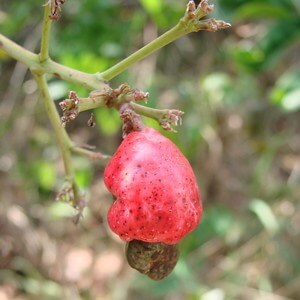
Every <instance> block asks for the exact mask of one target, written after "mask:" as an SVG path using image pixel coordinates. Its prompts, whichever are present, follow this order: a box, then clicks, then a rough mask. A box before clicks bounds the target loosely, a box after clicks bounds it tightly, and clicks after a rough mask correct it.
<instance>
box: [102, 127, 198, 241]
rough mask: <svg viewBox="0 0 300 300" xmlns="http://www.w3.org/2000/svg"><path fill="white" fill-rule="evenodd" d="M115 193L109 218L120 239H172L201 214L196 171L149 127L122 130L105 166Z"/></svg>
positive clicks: (188, 228) (186, 230)
mask: <svg viewBox="0 0 300 300" xmlns="http://www.w3.org/2000/svg"><path fill="white" fill-rule="evenodd" d="M104 183H105V185H106V186H107V188H108V189H109V191H110V192H111V193H112V194H113V195H114V196H115V197H116V200H115V202H114V203H113V204H112V206H111V207H110V209H109V212H108V224H109V226H110V228H111V230H112V231H114V232H115V233H116V234H118V235H119V237H120V238H121V239H122V240H124V241H127V242H128V241H131V240H140V241H144V242H152V243H154V242H163V243H166V244H176V243H177V242H178V241H180V240H181V239H182V238H183V237H184V236H185V235H186V234H187V233H189V232H191V231H192V230H193V229H194V228H195V227H196V226H197V225H198V224H199V221H200V219H201V216H202V204H201V199H200V194H199V188H198V185H197V181H196V178H195V175H194V172H193V170H192V168H191V166H190V164H189V162H188V160H187V159H186V158H185V157H184V156H183V154H182V153H181V152H180V150H179V149H178V148H177V147H176V145H175V144H173V143H172V142H171V141H170V140H169V139H167V138H166V137H164V136H163V135H161V134H160V133H159V132H158V131H156V130H154V129H152V128H145V129H143V130H141V131H133V132H131V133H130V134H128V135H127V136H126V138H125V139H124V140H123V142H122V143H121V145H120V146H119V148H118V149H117V151H116V153H115V154H114V155H113V157H112V159H111V160H110V162H109V163H108V165H107V166H106V168H105V170H104Z"/></svg>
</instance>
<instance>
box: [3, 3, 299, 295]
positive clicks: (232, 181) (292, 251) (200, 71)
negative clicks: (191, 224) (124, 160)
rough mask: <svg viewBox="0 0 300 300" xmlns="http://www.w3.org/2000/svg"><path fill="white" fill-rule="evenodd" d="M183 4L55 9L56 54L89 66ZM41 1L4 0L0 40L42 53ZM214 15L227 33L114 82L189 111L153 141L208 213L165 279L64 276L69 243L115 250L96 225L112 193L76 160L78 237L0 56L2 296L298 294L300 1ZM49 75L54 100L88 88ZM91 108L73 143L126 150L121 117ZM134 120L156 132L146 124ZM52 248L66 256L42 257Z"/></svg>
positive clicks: (114, 56) (221, 9)
mask: <svg viewBox="0 0 300 300" xmlns="http://www.w3.org/2000/svg"><path fill="white" fill-rule="evenodd" d="M185 3H186V2H185V1H183V0H180V1H175V2H174V1H171V0H168V1H159V0H155V1H149V0H140V1H134V0H127V1H126V0H123V1H122V0H114V1H103V0H86V1H80V0H72V1H71V0H69V1H66V3H65V4H64V5H63V11H62V18H61V19H60V20H59V21H58V22H56V23H55V24H53V34H52V40H51V55H52V57H53V59H55V60H57V61H59V62H60V63H63V64H66V65H68V66H70V67H73V68H77V69H79V70H83V71H86V72H97V71H101V70H105V69H106V68H108V67H109V66H111V65H113V64H114V63H116V62H117V61H119V60H120V59H122V58H124V57H125V56H127V55H129V54H130V53H132V52H133V51H135V50H137V49H139V48H140V47H142V46H143V44H144V43H145V41H148V42H149V41H150V40H151V39H153V38H154V37H155V36H157V35H158V34H161V33H163V32H164V31H166V30H167V29H168V28H170V27H171V26H173V25H175V24H176V22H177V21H178V20H179V18H180V17H181V15H182V13H183V12H184V9H185ZM42 4H43V3H41V2H40V1H36V0H27V1H20V0H16V1H8V0H3V1H1V4H0V28H1V33H4V34H6V35H7V36H9V37H10V38H12V39H13V40H15V41H16V42H18V43H20V44H22V45H27V46H29V47H31V48H33V49H35V51H36V52H37V51H38V43H39V37H40V24H41V20H42ZM213 15H214V17H216V18H218V19H224V20H225V21H228V22H231V23H232V25H233V26H232V28H231V29H229V30H226V31H221V32H217V33H210V32H199V33H195V34H191V35H189V36H187V37H184V38H182V39H180V40H178V41H176V42H175V43H173V44H172V45H169V46H167V47H165V48H164V49H162V50H161V51H160V52H159V53H158V54H156V55H153V56H151V57H149V58H147V59H146V60H145V61H143V62H140V63H138V64H137V65H136V66H135V67H133V68H131V69H130V70H129V71H127V72H125V73H124V74H122V75H120V76H119V77H117V78H116V79H114V80H113V81H112V82H111V85H112V86H113V87H115V86H117V85H118V84H120V83H122V82H128V83H129V84H130V85H131V86H133V87H136V88H140V89H143V90H145V91H149V92H150V100H149V102H148V104H147V105H149V106H151V107H162V108H177V109H180V110H183V111H184V112H185V114H184V118H183V125H182V126H180V127H178V128H177V131H178V133H177V134H174V133H169V132H168V133H164V134H165V135H167V136H168V137H169V138H171V139H172V140H173V141H174V142H175V143H176V144H177V145H178V147H179V148H180V149H181V150H182V151H183V152H184V153H185V155H186V156H187V157H188V159H189V160H190V162H191V164H192V166H193V168H194V170H195V173H196V174H197V177H198V179H199V183H200V186H201V188H202V197H203V202H204V209H205V213H204V217H203V220H202V223H201V225H200V226H199V227H198V228H197V229H196V230H195V231H194V232H193V233H192V234H191V235H190V236H188V237H187V238H185V239H184V240H183V242H182V243H181V253H182V256H181V260H180V262H179V264H178V266H177V267H176V269H175V271H174V272H173V274H172V275H171V276H170V277H169V278H167V279H166V280H164V281H162V282H158V283H157V282H150V281H149V280H148V279H147V278H144V277H142V276H141V275H139V274H137V273H135V272H134V271H133V272H132V273H130V271H129V270H128V267H127V266H126V265H123V266H122V269H121V270H119V271H118V272H117V273H114V274H113V275H107V274H110V273H109V270H110V267H112V265H113V264H111V265H110V266H103V269H105V268H107V273H105V274H106V275H105V276H106V277H105V276H104V275H101V276H103V277H100V279H99V278H97V277H96V275H95V274H96V271H97V269H93V270H94V271H91V270H92V267H90V269H89V271H87V270H85V271H86V273H84V274H85V275H86V276H79V275H78V277H76V278H75V277H74V278H75V279H73V277H72V276H71V275H70V274H69V273H66V272H67V271H65V270H64V269H63V266H67V265H68V264H67V262H66V260H67V254H68V253H69V252H68V251H70V252H71V250H72V249H73V248H75V249H76V247H81V248H85V249H86V248H87V249H89V250H90V251H92V253H93V259H96V258H97V257H98V256H97V255H99V256H101V255H102V254H103V253H105V250H107V249H108V250H109V251H110V252H113V251H114V250H115V249H116V248H117V249H118V251H119V253H122V251H123V244H121V243H117V242H114V240H113V239H112V237H111V233H110V232H109V230H108V229H107V226H106V222H105V212H106V211H107V209H108V206H109V204H110V203H111V200H112V199H111V198H110V197H109V196H108V194H107V192H106V191H105V189H104V188H103V186H102V185H101V177H102V170H103V166H104V163H99V162H97V163H92V162H91V161H87V160H86V159H84V158H82V157H75V158H74V159H75V164H76V178H77V180H78V182H79V183H80V186H81V187H83V188H84V189H85V190H86V192H87V193H89V194H90V195H91V196H90V199H91V200H90V203H89V205H88V207H87V208H86V212H87V213H86V216H85V218H84V219H83V220H82V221H81V222H82V225H81V226H79V227H75V228H74V226H73V224H72V222H71V221H70V217H71V216H73V215H74V211H73V209H72V208H70V207H69V206H68V205H67V204H65V203H57V202H53V199H54V197H55V194H54V191H55V190H57V189H58V188H59V186H61V185H62V184H63V182H64V173H63V169H62V165H61V163H60V161H59V152H58V150H57V149H56V147H55V141H54V139H53V135H52V132H51V128H50V126H49V124H48V120H47V119H46V118H45V113H44V109H43V107H42V105H41V103H40V102H37V101H36V99H37V92H36V86H35V84H34V82H32V81H31V76H30V75H29V74H28V73H26V72H25V73H24V75H23V76H21V75H20V74H23V73H21V72H20V71H19V69H18V68H17V67H15V64H14V62H13V61H12V60H10V59H9V58H8V57H7V56H6V55H5V54H4V53H3V52H0V62H1V65H0V74H1V81H0V90H1V94H2V95H3V97H2V99H3V100H2V101H0V116H1V123H0V137H1V141H2V142H1V143H2V145H1V151H0V155H1V157H0V179H1V181H0V182H1V184H0V188H1V191H2V193H1V194H2V195H1V205H0V212H1V214H0V224H2V221H3V220H8V221H7V222H6V223H4V222H3V224H7V225H6V226H4V227H3V228H4V229H3V234H0V246H1V245H2V246H1V248H0V268H1V269H0V293H2V292H3V293H4V292H5V293H7V295H11V296H8V298H7V299H10V298H11V299H13V298H14V297H16V299H17V297H19V298H18V299H204V300H207V299H216V300H218V299H220V300H221V299H277V298H276V297H277V295H282V297H286V298H284V299H287V298H289V299H299V298H300V293H299V288H298V287H299V276H300V258H299V253H300V252H299V251H300V243H299V241H300V239H299V234H300V232H299V228H300V223H299V219H300V210H299V203H298V200H299V194H300V190H299V183H300V171H299V162H300V155H299V153H300V144H299V142H300V141H299V130H300V123H299V118H300V111H299V110H300V73H299V61H300V59H299V58H300V3H299V1H297V0H280V1H279V0H252V1H246V0H223V1H215V12H214V14H213ZM18 75H19V76H21V77H19V76H18ZM10 78H13V79H12V81H10ZM15 78H16V79H15ZM49 80H50V82H49V88H50V92H51V95H52V96H53V99H54V100H60V99H62V98H64V97H65V96H66V95H67V93H68V91H69V90H76V91H77V92H78V93H79V94H80V95H82V96H85V95H86V94H87V93H88V91H86V90H85V89H83V88H81V87H78V86H75V85H70V84H68V83H66V82H62V81H59V80H58V79H53V78H49ZM94 113H95V121H96V124H97V126H96V127H95V128H92V129H91V128H88V127H87V126H86V122H87V120H88V118H89V115H88V113H84V114H81V115H80V116H79V117H78V119H76V121H74V122H73V124H70V126H69V127H68V131H69V132H70V135H71V136H72V138H73V139H74V140H75V141H76V142H77V143H78V144H91V145H95V146H97V149H99V150H101V151H103V152H105V153H113V151H114V150H115V149H116V147H117V145H118V144H119V143H120V141H121V133H120V127H121V123H120V121H119V117H118V113H117V112H116V111H113V110H109V109H97V110H95V112H94ZM145 123H146V124H147V125H148V126H152V127H156V128H159V126H158V125H157V124H156V123H155V122H154V121H153V120H149V119H145ZM16 207H19V208H18V209H19V210H18V209H17V208H16ZM13 213H14V214H13ZM15 215H17V216H18V217H19V219H20V218H21V219H22V218H23V220H26V222H25V221H24V222H25V223H23V224H27V225H26V226H25V225H23V227H22V226H21V227H22V231H21V234H20V233H18V230H15V227H13V226H17V225H14V224H15V223H14V220H15V219H14V218H13V217H12V216H15ZM19 219H18V220H19ZM21 219H20V220H21ZM10 224H13V225H11V226H10ZM28 224H31V226H29V225H28ZM12 228H14V229H13V230H12ZM39 234H40V235H39ZM46 236H47V238H46ZM33 237H34V239H33V240H31V239H32V238H33ZM49 240H51V241H49ZM17 241H20V242H22V243H24V245H25V246H24V247H23V248H22V247H17V246H16V245H19V244H18V242H17ZM46 242H47V243H46ZM26 243H27V244H26ZM44 243H45V245H46V247H45V248H47V249H51V251H50V254H52V255H53V256H51V255H50V254H49V251H48V252H47V251H46V250H45V249H44V246H43V245H44ZM28 244H29V246H28ZM3 245H5V247H4V246H3ZM9 245H11V248H9V247H10V246H9ZM32 245H34V246H32ZM37 245H40V246H39V247H40V248H39V247H38V246H37ZM27 247H29V250H28V249H27ZM35 247H37V248H38V249H40V250H39V252H38V253H42V252H43V251H42V250H43V249H44V251H45V253H48V256H46V260H45V259H44V260H43V259H41V260H39V261H38V262H36V261H35V259H34V258H35V256H37V255H32V253H35V252H34V251H35ZM55 247H58V249H61V252H59V253H61V254H60V255H61V256H60V255H58V254H56V256H55V255H54V254H53V253H54V252H55V251H54V249H55ZM59 247H60V248H59ZM20 248H21V249H20ZM5 249H8V250H5ZM41 249H42V250H41ZM4 250H5V251H4ZM80 253H81V252H80ZM82 255H83V254H82ZM103 255H104V254H103ZM120 255H121V254H120ZM54 256H55V257H54ZM33 257H34V258H33ZM53 257H54V258H53ZM55 259H56V260H58V266H59V267H58V266H57V265H55V264H54V261H55ZM78 259H79V261H80V257H79V258H78ZM122 259H123V260H124V258H123V257H122ZM73 263H74V265H75V266H77V265H76V264H77V263H78V262H76V261H75V260H74V261H73ZM51 264H54V265H55V266H56V269H55V270H56V272H53V270H52V269H51V266H52V265H51ZM78 264H79V263H78ZM79 266H80V264H79ZM79 266H78V268H79ZM52 267H53V266H52ZM45 268H46V270H45ZM66 268H67V267H66ZM94 268H96V265H95V266H94ZM62 269H63V270H62ZM51 270H52V271H51ZM78 272H79V271H78ZM93 272H94V273H93ZM111 272H113V271H111ZM71 273H72V272H71ZM75 273H76V272H75V271H74V274H75ZM58 274H61V275H60V276H58ZM72 274H73V273H72ZM76 274H77V273H76ZM124 274H125V275H124ZM68 276H69V277H68ZM74 276H75V275H74ZM110 276H111V277H110ZM62 278H63V279H62ZM73 286H76V288H73ZM210 297H215V298H210ZM4 299H6V298H4ZM278 299H279V298H278ZM282 299H283V298H282Z"/></svg>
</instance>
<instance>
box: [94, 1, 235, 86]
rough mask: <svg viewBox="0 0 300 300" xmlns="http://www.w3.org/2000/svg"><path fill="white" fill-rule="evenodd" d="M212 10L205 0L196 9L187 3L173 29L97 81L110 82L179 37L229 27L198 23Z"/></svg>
mask: <svg viewBox="0 0 300 300" xmlns="http://www.w3.org/2000/svg"><path fill="white" fill-rule="evenodd" d="M212 10H213V5H210V4H208V2H207V0H202V1H201V2H200V3H199V5H198V7H196V6H195V3H194V1H189V2H188V4H187V9H186V12H185V15H184V16H183V17H182V18H181V19H180V21H179V22H178V24H176V25H175V26H174V27H173V28H171V29H170V30H168V31H167V32H165V33H164V34H162V35H161V36H159V37H158V38H156V39H155V40H153V41H152V42H150V43H149V44H147V45H145V46H144V47H142V48H141V49H139V50H138V51H136V52H134V53H133V54H131V55H130V56H128V57H127V58H125V59H124V60H122V61H120V62H119V63H117V64H116V65H114V66H112V67H111V68H109V69H107V70H106V71H104V72H99V73H97V74H96V75H97V76H98V78H99V79H104V80H111V79H112V78H114V77H116V76H117V75H119V74H121V73H122V72H124V71H125V70H127V69H128V68H129V67H131V66H132V65H134V64H135V63H137V62H138V61H140V60H142V59H144V58H145V57H147V56H149V55H150V54H152V53H154V52H155V51H157V50H159V49H160V48H162V47H164V46H166V45H167V44H170V43H171V42H173V41H175V40H177V39H179V38H180V37H182V36H184V35H186V34H188V33H191V32H197V31H199V30H208V31H217V30H219V29H224V28H227V27H229V26H230V24H229V23H226V22H224V21H219V20H215V19H206V20H203V21H200V20H201V19H202V18H203V17H204V16H206V15H207V14H208V13H210V12H211V11H212Z"/></svg>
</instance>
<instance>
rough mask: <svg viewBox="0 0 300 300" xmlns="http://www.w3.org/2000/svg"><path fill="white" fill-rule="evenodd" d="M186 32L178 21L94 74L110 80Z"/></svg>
mask: <svg viewBox="0 0 300 300" xmlns="http://www.w3.org/2000/svg"><path fill="white" fill-rule="evenodd" d="M186 33H188V32H187V31H186V30H185V28H184V27H183V26H182V25H181V24H180V23H178V24H177V25H176V26H174V27H173V28H171V29H170V30H168V31H167V32H165V33H164V34H162V35H161V36H159V37H158V38H156V39H155V40H153V41H152V42H150V43H149V44H147V45H146V46H144V47H143V48H141V49H139V50H138V51H136V52H134V53H133V54H131V55H130V56H128V57H127V58H125V59H124V60H122V61H120V62H119V63H117V64H116V65H114V66H112V67H111V68H109V69H107V70H106V71H104V72H99V73H97V74H96V75H97V76H98V78H101V79H104V80H111V79H112V78H114V77H116V76H117V75H119V74H120V73H122V72H123V71H125V70H126V69H128V68H129V67H131V66H132V65H133V64H135V63H136V62H138V61H140V60H142V59H143V58H145V57H147V56H149V55H150V54H152V53H153V52H155V51H157V50H158V49H160V48H162V47H164V46H165V45H167V44H169V43H171V42H173V41H175V40H176V39H178V38H180V37H181V36H183V35H184V34H186Z"/></svg>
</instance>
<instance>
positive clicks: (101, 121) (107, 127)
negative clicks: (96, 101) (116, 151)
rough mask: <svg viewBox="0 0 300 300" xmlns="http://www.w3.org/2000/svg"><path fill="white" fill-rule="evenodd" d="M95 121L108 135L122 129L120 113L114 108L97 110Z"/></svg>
mask: <svg viewBox="0 0 300 300" xmlns="http://www.w3.org/2000/svg"><path fill="white" fill-rule="evenodd" d="M95 121H96V124H97V126H98V127H99V129H100V130H101V131H102V132H103V133H105V134H107V135H113V134H115V133H117V131H118V130H119V129H120V124H121V122H120V118H119V114H118V112H117V111H116V110H114V109H103V108H102V109H101V108H100V109H97V110H95Z"/></svg>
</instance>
